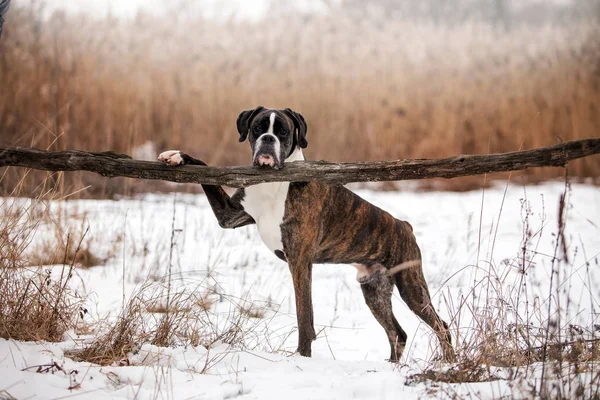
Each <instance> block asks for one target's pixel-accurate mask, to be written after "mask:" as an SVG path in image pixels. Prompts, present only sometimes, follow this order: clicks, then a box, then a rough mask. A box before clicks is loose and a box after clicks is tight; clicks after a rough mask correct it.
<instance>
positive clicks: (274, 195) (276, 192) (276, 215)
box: [242, 182, 290, 251]
mask: <svg viewBox="0 0 600 400" xmlns="http://www.w3.org/2000/svg"><path fill="white" fill-rule="evenodd" d="M289 186H290V184H289V182H275V183H261V184H260V185H254V186H250V187H247V188H246V189H245V196H244V199H243V200H242V206H243V207H244V210H245V211H246V212H247V213H248V214H250V215H251V216H252V218H254V221H255V222H256V225H257V227H258V233H259V234H260V238H261V239H262V241H263V242H264V243H265V244H266V245H267V247H268V248H269V249H270V250H271V251H275V250H283V244H282V242H281V222H282V221H283V214H284V212H285V200H286V198H287V194H288V189H289Z"/></svg>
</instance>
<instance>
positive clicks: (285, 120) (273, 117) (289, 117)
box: [237, 106, 308, 169]
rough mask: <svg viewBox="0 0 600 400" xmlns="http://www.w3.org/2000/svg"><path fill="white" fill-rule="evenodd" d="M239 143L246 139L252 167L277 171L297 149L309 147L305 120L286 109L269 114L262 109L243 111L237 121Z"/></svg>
mask: <svg viewBox="0 0 600 400" xmlns="http://www.w3.org/2000/svg"><path fill="white" fill-rule="evenodd" d="M237 129H238V132H239V133H240V142H243V141H244V140H246V138H247V139H248V141H249V142H250V147H251V148H252V165H253V166H255V167H263V166H264V167H271V168H275V169H279V168H281V167H283V163H284V162H285V160H286V159H287V158H289V157H290V156H291V155H292V154H293V153H294V152H295V151H296V150H297V149H300V148H305V147H306V146H308V142H307V141H306V131H307V127H306V121H304V117H303V116H302V115H301V114H299V113H297V112H295V111H292V110H290V109H289V108H286V109H285V110H270V109H267V108H264V107H262V106H258V107H256V108H255V109H254V110H246V111H242V113H241V114H240V115H239V117H238V119H237Z"/></svg>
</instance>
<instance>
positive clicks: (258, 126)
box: [252, 125, 262, 133]
mask: <svg viewBox="0 0 600 400" xmlns="http://www.w3.org/2000/svg"><path fill="white" fill-rule="evenodd" d="M252 130H253V131H254V133H260V131H262V129H261V128H260V125H256V126H255V127H254V128H253V129H252Z"/></svg>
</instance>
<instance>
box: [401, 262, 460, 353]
mask: <svg viewBox="0 0 600 400" xmlns="http://www.w3.org/2000/svg"><path fill="white" fill-rule="evenodd" d="M419 258H420V257H419ZM394 278H395V279H396V286H398V291H399V292H400V297H402V300H404V302H405V303H406V305H407V306H408V308H410V309H411V310H412V311H413V312H414V313H415V314H417V316H418V317H419V318H421V319H422V320H423V321H425V323H426V324H427V325H429V326H430V327H431V328H432V329H433V331H434V332H435V334H436V335H437V337H438V339H439V340H440V345H441V346H442V354H443V357H444V360H445V361H448V362H452V361H454V360H455V359H456V355H455V353H454V349H453V348H452V337H451V336H450V331H449V330H448V324H447V323H446V322H444V321H443V320H442V319H441V318H440V316H439V315H438V314H437V312H436V311H435V309H434V308H433V305H432V304H431V297H430V295H429V289H428V288H427V282H425V277H424V276H423V270H422V268H421V265H420V263H419V264H418V265H415V266H411V267H408V268H405V269H402V270H400V271H399V272H398V273H397V274H396V275H395V276H394Z"/></svg>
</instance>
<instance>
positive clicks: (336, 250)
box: [179, 107, 455, 361]
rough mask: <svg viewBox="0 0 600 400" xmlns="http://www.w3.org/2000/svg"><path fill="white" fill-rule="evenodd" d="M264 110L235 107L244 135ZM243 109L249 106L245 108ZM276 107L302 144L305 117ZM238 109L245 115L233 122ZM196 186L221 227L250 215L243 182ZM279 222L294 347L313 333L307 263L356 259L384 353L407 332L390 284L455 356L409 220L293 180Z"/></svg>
mask: <svg viewBox="0 0 600 400" xmlns="http://www.w3.org/2000/svg"><path fill="white" fill-rule="evenodd" d="M257 110H258V111H257ZM263 110H265V109H263V108H262V107H259V108H257V109H256V110H249V111H246V112H244V113H242V114H240V118H238V130H239V131H240V135H242V134H244V133H245V134H246V135H247V133H248V131H249V128H250V126H251V125H252V118H254V117H255V116H256V115H259V114H260V112H261V111H263ZM250 112H252V113H253V114H252V115H250V114H249V113H250ZM245 113H246V114H245ZM283 113H284V118H283V120H284V121H286V123H287V124H288V125H289V129H290V130H291V132H294V130H297V131H298V135H301V137H299V138H296V137H294V146H298V144H297V143H298V142H301V143H300V146H301V147H306V138H305V135H306V123H305V122H304V118H302V116H301V115H299V114H297V113H294V112H293V111H291V110H289V109H286V110H284V111H283ZM242 117H245V118H246V119H248V121H247V122H246V123H245V124H242V126H241V127H240V119H242ZM302 125H303V126H302ZM302 129H303V130H302ZM244 138H245V137H244ZM288 139H289V138H288ZM299 139H300V140H299ZM302 141H303V143H302ZM302 144H304V145H303V146H302ZM179 154H180V157H181V159H182V160H183V161H181V162H180V163H181V164H184V163H185V164H196V165H206V164H205V163H204V162H202V161H200V160H197V159H195V158H193V157H190V156H189V155H187V154H184V153H181V152H180V153H179ZM202 187H203V188H204V191H205V193H206V196H207V198H208V201H209V203H210V206H211V208H212V209H213V211H214V213H215V216H216V217H217V220H218V221H219V225H220V226H221V227H223V228H237V227H240V226H244V225H248V224H252V223H254V219H253V218H252V216H250V215H249V214H248V213H246V212H245V211H244V207H243V206H242V201H243V199H244V196H245V192H244V189H239V190H237V191H236V192H235V194H234V195H232V196H231V197H230V196H229V195H228V194H227V193H226V192H225V191H224V190H223V189H222V188H221V187H220V186H211V185H202ZM280 227H281V242H282V244H283V253H282V252H281V251H276V252H275V253H276V254H277V256H278V257H280V258H282V259H283V260H286V261H287V262H288V265H289V268H290V271H291V274H292V279H293V284H294V292H295V297H296V312H297V318H298V335H299V337H298V352H299V353H300V354H301V355H303V356H307V357H310V355H311V344H312V341H313V340H314V339H315V338H316V335H315V330H314V322H313V306H312V294H311V287H312V265H313V263H344V264H358V265H360V266H361V267H360V268H361V269H362V270H363V271H366V273H365V274H363V275H364V276H363V277H361V278H360V279H359V282H360V283H361V289H362V292H363V295H364V298H365V301H366V303H367V306H368V307H369V309H370V310H371V312H372V313H373V315H374V316H375V318H376V319H377V321H378V322H379V323H380V324H381V326H382V327H383V329H384V330H385V332H386V334H387V337H388V340H389V344H390V349H391V351H390V361H397V360H398V359H399V357H400V356H401V354H402V351H403V350H404V346H405V344H406V339H407V336H406V332H404V330H403V329H402V327H401V326H400V324H399V323H398V321H397V320H396V318H395V317H394V314H393V313H392V302H391V297H392V290H393V285H394V284H395V285H396V287H397V288H398V291H399V292H400V296H401V297H402V299H403V300H404V301H405V303H406V304H407V305H408V307H409V308H410V309H411V310H412V311H413V312H414V313H415V314H417V315H418V316H419V317H420V318H421V319H422V320H423V321H425V323H427V324H428V325H429V326H430V327H431V328H432V329H433V330H434V332H435V333H436V335H437V337H438V338H439V340H440V343H441V346H442V352H443V356H444V358H445V359H446V360H448V361H450V360H453V359H454V358H455V355H454V350H453V348H452V344H451V336H450V333H449V330H448V324H446V323H445V322H444V321H443V320H442V319H441V318H440V317H439V316H438V314H437V313H436V311H435V310H434V309H433V306H432V304H431V299H430V295H429V290H428V288H427V283H426V282H425V278H424V276H423V271H422V268H421V264H420V260H421V252H420V250H419V246H418V245H417V242H416V239H415V236H414V234H413V230H412V227H411V225H410V224H409V223H408V222H406V221H400V220H398V219H396V218H394V217H393V216H392V215H390V214H389V213H387V212H385V211H383V210H382V209H380V208H378V207H376V206H374V205H373V204H371V203H369V202H367V201H365V200H364V199H362V198H361V197H359V196H358V195H356V194H355V193H353V192H351V191H350V190H348V189H346V188H345V187H343V186H341V185H331V184H324V183H318V182H294V183H290V185H289V189H288V193H287V198H286V199H285V211H284V215H283V221H282V223H281V225H280ZM411 261H412V262H413V263H412V264H411V263H410V262H411ZM415 261H417V262H416V263H415ZM406 262H409V263H408V264H409V265H410V266H409V267H407V268H399V271H398V272H396V273H395V274H393V275H390V274H389V273H388V272H387V271H389V270H390V269H392V268H394V267H396V266H398V265H401V264H403V263H406Z"/></svg>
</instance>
